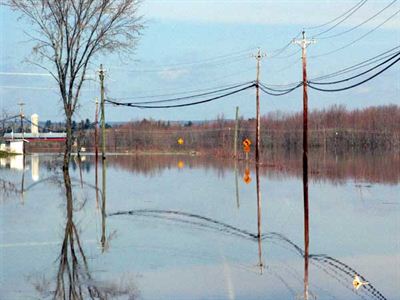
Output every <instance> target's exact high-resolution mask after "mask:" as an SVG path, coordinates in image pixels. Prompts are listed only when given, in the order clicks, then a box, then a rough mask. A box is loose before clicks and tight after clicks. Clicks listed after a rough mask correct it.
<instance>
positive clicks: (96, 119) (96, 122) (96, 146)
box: [94, 97, 99, 163]
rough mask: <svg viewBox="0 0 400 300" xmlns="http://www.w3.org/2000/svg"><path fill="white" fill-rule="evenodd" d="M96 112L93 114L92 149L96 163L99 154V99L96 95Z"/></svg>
mask: <svg viewBox="0 0 400 300" xmlns="http://www.w3.org/2000/svg"><path fill="white" fill-rule="evenodd" d="M95 104H96V112H95V114H94V151H95V157H96V163H97V160H98V156H99V137H98V134H99V133H98V125H99V99H98V98H97V97H96V102H95Z"/></svg>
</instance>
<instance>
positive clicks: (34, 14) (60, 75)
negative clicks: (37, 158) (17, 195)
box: [1, 0, 143, 165]
mask: <svg viewBox="0 0 400 300" xmlns="http://www.w3.org/2000/svg"><path fill="white" fill-rule="evenodd" d="M1 2H2V3H4V4H6V5H8V6H9V7H11V8H12V9H13V10H16V11H19V12H20V13H21V15H22V17H25V18H26V19H28V21H29V22H30V23H31V24H32V25H33V30H31V31H30V32H29V33H27V34H28V35H29V36H30V38H32V40H33V41H34V42H35V46H34V47H33V54H34V55H35V58H38V60H36V61H33V63H34V64H35V65H37V66H39V67H41V68H44V69H46V70H47V71H48V72H50V74H51V75H52V76H53V77H54V79H55V80H56V81H57V84H58V87H59V91H60V96H61V99H62V103H63V107H64V112H65V117H66V131H67V140H66V151H65V155H64V161H65V162H67V163H68V162H69V159H70V153H71V148H72V139H73V137H72V128H71V127H72V117H73V115H74V112H75V110H76V108H77V104H78V100H79V96H80V92H81V89H82V85H83V83H84V82H85V80H86V73H87V70H88V66H89V64H90V62H91V61H92V59H93V58H94V57H95V56H96V55H97V54H105V53H112V52H121V51H122V52H126V51H128V52H130V51H132V50H133V49H134V48H135V46H136V43H137V39H138V36H139V33H140V31H141V29H142V27H143V26H142V22H141V17H140V16H138V12H137V10H138V2H139V0H62V1H61V0H1ZM67 165H68V164H67Z"/></svg>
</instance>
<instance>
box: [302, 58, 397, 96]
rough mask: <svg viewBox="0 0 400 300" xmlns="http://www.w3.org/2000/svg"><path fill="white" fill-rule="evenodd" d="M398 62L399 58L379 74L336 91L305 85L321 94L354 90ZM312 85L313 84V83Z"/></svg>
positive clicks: (378, 73)
mask: <svg viewBox="0 0 400 300" xmlns="http://www.w3.org/2000/svg"><path fill="white" fill-rule="evenodd" d="M399 60H400V57H399V58H397V59H396V60H395V61H394V62H392V63H391V64H389V65H388V66H386V67H385V68H383V69H382V70H380V71H379V72H377V73H375V74H374V75H372V76H370V77H368V78H367V79H364V80H363V81H361V82H358V83H356V84H353V85H350V86H347V87H343V88H337V89H322V88H318V87H315V86H313V85H312V83H311V84H310V82H309V83H307V85H308V86H309V87H310V88H312V89H314V90H317V91H322V92H340V91H344V90H348V89H352V88H355V87H357V86H359V85H362V84H364V83H366V82H368V81H370V80H372V79H373V78H375V77H377V76H378V75H380V74H382V73H383V72H385V71H386V70H387V69H389V68H390V67H392V66H393V65H394V64H396V63H397V62H398V61H399ZM314 84H315V83H314Z"/></svg>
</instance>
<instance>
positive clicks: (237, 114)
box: [233, 106, 239, 159]
mask: <svg viewBox="0 0 400 300" xmlns="http://www.w3.org/2000/svg"><path fill="white" fill-rule="evenodd" d="M238 130H239V106H236V119H235V133H234V136H233V157H234V158H235V159H237V141H238Z"/></svg>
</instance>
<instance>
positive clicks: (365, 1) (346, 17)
mask: <svg viewBox="0 0 400 300" xmlns="http://www.w3.org/2000/svg"><path fill="white" fill-rule="evenodd" d="M365 3H367V0H363V1H361V2H360V3H359V5H358V6H356V7H355V8H354V9H353V10H352V11H350V12H349V13H348V15H347V16H345V17H344V18H343V19H342V20H340V21H339V22H337V23H336V24H334V25H333V26H331V27H329V28H328V29H326V30H324V31H321V32H319V33H317V34H315V35H314V36H313V37H318V36H320V35H322V34H324V33H327V32H329V31H331V30H332V29H334V28H336V27H337V26H339V25H340V24H342V23H343V22H344V21H346V20H347V19H348V18H350V17H351V16H352V15H353V14H354V13H355V12H356V11H358V10H359V9H360V8H361V7H363V6H364V4H365Z"/></svg>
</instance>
